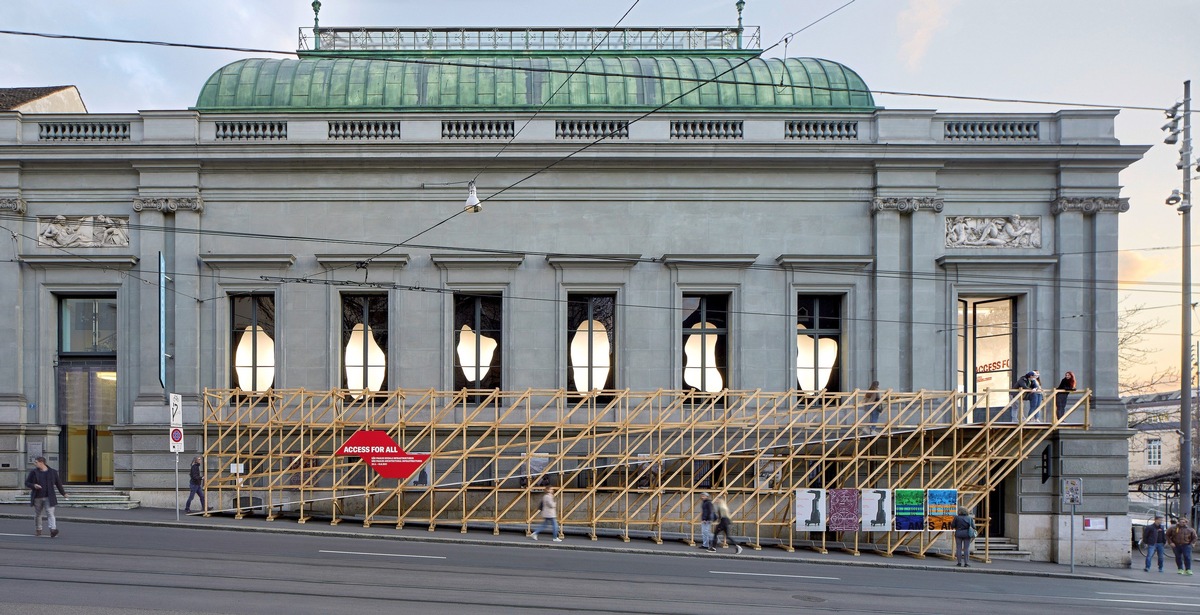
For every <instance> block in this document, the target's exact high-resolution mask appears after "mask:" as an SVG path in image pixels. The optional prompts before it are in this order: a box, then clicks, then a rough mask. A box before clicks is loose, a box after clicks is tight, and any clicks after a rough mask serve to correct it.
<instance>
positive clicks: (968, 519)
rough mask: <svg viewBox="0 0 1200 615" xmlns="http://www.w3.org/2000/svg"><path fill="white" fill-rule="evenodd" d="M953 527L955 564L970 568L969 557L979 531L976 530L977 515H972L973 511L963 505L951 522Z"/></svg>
mask: <svg viewBox="0 0 1200 615" xmlns="http://www.w3.org/2000/svg"><path fill="white" fill-rule="evenodd" d="M951 527H952V528H954V565H955V566H959V567H962V568H970V567H971V564H968V563H967V561H968V558H969V556H970V555H971V543H973V542H975V536H972V535H971V534H972V533H975V534H976V535H978V531H977V530H976V531H974V532H973V530H975V517H972V516H971V511H969V510H967V509H966V508H965V507H963V506H959V507H958V514H957V515H955V516H954V521H952V522H951Z"/></svg>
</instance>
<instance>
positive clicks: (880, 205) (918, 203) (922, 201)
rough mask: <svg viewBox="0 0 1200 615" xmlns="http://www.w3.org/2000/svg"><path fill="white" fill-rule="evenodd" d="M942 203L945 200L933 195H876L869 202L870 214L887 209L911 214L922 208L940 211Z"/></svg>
mask: <svg viewBox="0 0 1200 615" xmlns="http://www.w3.org/2000/svg"><path fill="white" fill-rule="evenodd" d="M944 205H945V201H944V200H943V199H940V198H938V197H935V196H902V197H896V196H877V197H875V200H874V201H872V202H871V215H875V214H876V213H878V212H881V211H889V210H894V211H897V212H899V213H902V214H912V213H913V212H916V211H920V210H922V209H927V210H930V211H933V212H936V213H941V212H942V207H943V206H944Z"/></svg>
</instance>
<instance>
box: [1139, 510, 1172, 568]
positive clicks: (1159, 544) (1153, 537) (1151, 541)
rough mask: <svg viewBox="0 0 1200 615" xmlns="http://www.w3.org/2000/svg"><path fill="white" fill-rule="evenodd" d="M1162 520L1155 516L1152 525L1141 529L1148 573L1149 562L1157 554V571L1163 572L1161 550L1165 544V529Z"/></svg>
mask: <svg viewBox="0 0 1200 615" xmlns="http://www.w3.org/2000/svg"><path fill="white" fill-rule="evenodd" d="M1162 522H1163V518H1162V517H1160V516H1158V515H1155V516H1154V523H1151V524H1150V525H1147V526H1146V527H1144V528H1142V544H1144V545H1146V572H1150V560H1151V558H1153V557H1154V554H1155V552H1157V553H1158V571H1159V572H1162V571H1163V550H1164V549H1165V548H1166V544H1167V529H1166V528H1164V527H1163V524H1162Z"/></svg>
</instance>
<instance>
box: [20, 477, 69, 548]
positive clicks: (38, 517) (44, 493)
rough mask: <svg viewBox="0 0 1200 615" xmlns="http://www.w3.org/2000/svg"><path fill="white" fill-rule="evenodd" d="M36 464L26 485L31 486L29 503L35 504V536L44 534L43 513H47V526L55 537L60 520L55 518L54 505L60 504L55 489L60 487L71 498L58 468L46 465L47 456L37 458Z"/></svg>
mask: <svg viewBox="0 0 1200 615" xmlns="http://www.w3.org/2000/svg"><path fill="white" fill-rule="evenodd" d="M34 465H35V467H34V469H32V470H30V471H29V475H28V476H26V477H25V486H26V487H28V488H29V503H30V504H32V505H33V527H34V530H35V531H34V536H41V535H42V515H45V516H46V527H47V528H49V530H50V537H51V538H54V537H55V536H58V520H56V519H55V518H54V507H55V506H58V496H57V495H55V493H54V490H55V489H58V492H59V493H61V494H62V496H63V497H64V498H67V499H70V498H69V496H67V492H66V491H65V490H64V489H63V484H62V479H61V478H59V476H58V470H55V469H54V468H52V467H50V466H48V465H46V458H45V457H38V458H37V459H35V460H34Z"/></svg>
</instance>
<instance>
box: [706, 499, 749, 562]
mask: <svg viewBox="0 0 1200 615" xmlns="http://www.w3.org/2000/svg"><path fill="white" fill-rule="evenodd" d="M713 508H715V509H716V511H717V530H716V531H715V532H713V542H714V543H715V542H716V540H717V537H719V536H720V535H721V533H724V534H725V544H729V545H733V548H734V553H741V552H742V545H740V544H738V542H737V541H736V540H734V539H733V536H731V535H730V534H729V530H730V528H732V527H733V520H732V519H731V518H730V517H729V505H728V504H726V503H725V498H723V497H720V496H717V499H716V500H714V501H713ZM715 550H716V549H714V551H715Z"/></svg>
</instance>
